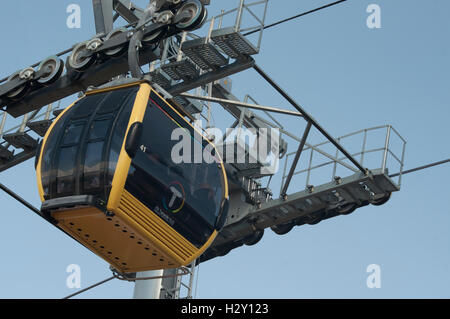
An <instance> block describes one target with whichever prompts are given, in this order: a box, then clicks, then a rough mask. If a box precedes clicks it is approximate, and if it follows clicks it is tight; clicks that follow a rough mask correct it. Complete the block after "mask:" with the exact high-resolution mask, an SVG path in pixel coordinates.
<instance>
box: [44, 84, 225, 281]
mask: <svg viewBox="0 0 450 319" xmlns="http://www.w3.org/2000/svg"><path fill="white" fill-rule="evenodd" d="M179 127H181V128H182V129H183V130H185V131H186V132H189V134H190V137H191V139H192V141H193V143H192V144H195V143H197V147H198V145H199V144H200V145H201V149H202V150H204V149H206V148H207V147H208V149H209V150H213V151H212V152H211V154H212V155H213V156H214V158H215V160H214V161H197V162H195V161H193V162H182V163H180V164H175V163H174V161H173V160H172V151H173V147H174V145H175V143H177V142H176V141H174V140H172V132H173V130H174V129H176V128H179ZM199 136H200V138H199ZM37 156H38V158H37V166H36V170H37V181H38V188H39V193H40V197H41V200H42V208H41V210H42V212H43V213H44V215H45V216H46V217H47V218H48V219H49V220H50V221H52V222H54V223H55V224H56V225H57V226H58V227H59V228H61V229H62V230H63V231H64V232H66V233H67V234H68V235H70V236H71V237H73V238H74V239H75V240H77V241H78V242H80V243H81V244H82V245H84V246H85V247H87V248H88V249H90V250H91V251H93V252H94V253H96V254H97V255H99V256H100V257H102V258H103V259H105V260H106V261H107V262H108V263H110V264H111V265H112V266H113V267H114V268H115V269H117V270H118V271H120V272H123V273H130V272H137V271H144V270H154V269H166V268H175V267H179V266H182V265H188V264H190V263H191V262H193V261H194V260H195V259H197V258H198V257H199V256H200V255H201V254H202V253H203V252H204V251H205V250H206V249H207V248H208V247H209V245H210V244H211V243H212V241H213V240H214V238H215V237H216V235H217V233H218V231H219V230H220V228H221V227H223V224H224V222H225V219H226V215H227V207H228V185H227V177H226V173H225V169H224V165H223V162H222V160H221V159H220V155H219V154H218V152H216V151H215V148H214V146H213V145H212V144H211V143H210V142H209V141H208V140H206V139H205V138H204V137H203V135H201V133H200V132H198V131H197V130H196V129H195V128H194V127H193V126H192V125H191V124H190V123H189V122H188V121H186V120H185V118H184V117H183V116H182V115H181V114H180V113H179V112H177V110H176V109H175V108H173V107H172V106H171V105H170V104H169V103H168V102H167V101H165V100H164V99H163V98H162V97H161V96H160V95H159V94H158V93H157V92H156V91H155V90H153V89H152V87H151V86H150V84H148V83H147V82H145V81H141V82H135V83H131V84H126V85H122V86H117V87H110V88H107V89H99V90H93V91H90V92H88V93H86V95H85V96H84V97H83V98H81V99H79V100H78V101H76V102H75V103H74V104H72V105H71V106H70V107H68V108H67V109H65V110H64V111H63V112H62V113H61V114H60V115H59V117H58V118H57V119H56V120H55V121H54V123H53V124H52V126H51V127H50V129H49V130H48V132H47V134H46V136H45V137H44V139H43V142H42V146H41V148H40V150H39V152H38V154H37Z"/></svg>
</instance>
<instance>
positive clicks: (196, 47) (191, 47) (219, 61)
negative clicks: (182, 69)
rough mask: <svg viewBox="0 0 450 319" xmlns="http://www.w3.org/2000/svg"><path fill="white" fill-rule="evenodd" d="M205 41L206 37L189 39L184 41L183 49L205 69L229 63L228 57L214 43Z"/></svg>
mask: <svg viewBox="0 0 450 319" xmlns="http://www.w3.org/2000/svg"><path fill="white" fill-rule="evenodd" d="M205 42H206V39H204V38H202V39H195V40H191V41H187V42H184V43H183V46H182V48H181V50H182V51H183V53H184V54H185V55H186V56H187V57H188V58H190V59H191V60H192V61H194V63H195V64H197V65H198V66H199V67H200V68H201V69H202V70H205V71H206V70H210V69H216V68H218V67H222V66H225V65H227V64H228V59H227V58H226V57H224V56H223V55H222V54H221V53H220V52H219V50H217V49H216V48H215V47H214V45H212V44H211V43H205Z"/></svg>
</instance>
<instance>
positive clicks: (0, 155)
mask: <svg viewBox="0 0 450 319" xmlns="http://www.w3.org/2000/svg"><path fill="white" fill-rule="evenodd" d="M13 156H14V153H13V152H11V151H10V150H8V149H7V148H6V147H4V146H3V145H0V162H2V163H4V162H7V161H9V160H10V159H12V158H13Z"/></svg>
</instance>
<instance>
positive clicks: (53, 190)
mask: <svg viewBox="0 0 450 319" xmlns="http://www.w3.org/2000/svg"><path fill="white" fill-rule="evenodd" d="M138 90H139V87H138V86H134V87H127V88H123V89H118V90H115V91H111V92H102V93H97V94H94V95H88V96H86V97H84V98H82V99H81V100H79V101H78V102H77V103H76V104H75V105H73V106H72V108H71V109H70V110H69V111H68V112H66V113H65V115H64V116H63V117H61V118H60V119H59V120H58V122H57V123H55V126H54V128H53V129H52V131H51V133H50V134H49V136H48V139H47V141H46V143H45V146H44V150H43V160H42V162H41V176H42V183H43V188H44V193H45V198H46V199H51V198H56V197H61V196H71V195H83V194H93V195H99V196H103V194H104V195H105V196H107V189H105V187H104V186H105V179H106V176H107V175H106V172H107V169H108V168H111V169H113V166H114V168H115V165H107V163H106V160H107V159H108V157H109V152H108V147H109V145H110V139H111V135H112V134H111V132H112V131H114V130H115V128H116V124H117V123H122V122H123V123H125V122H126V124H128V120H129V116H130V113H131V109H132V106H133V104H134V100H135V98H136V93H137V92H138ZM124 109H127V111H128V113H127V115H126V114H125V113H123V112H122V110H124ZM119 114H124V115H125V116H127V117H128V118H127V119H125V120H124V119H123V118H122V119H121V120H119V119H118V117H119ZM126 124H125V129H123V128H119V129H120V130H121V131H122V134H121V137H117V138H116V139H114V141H115V142H114V143H113V145H116V144H119V142H118V141H117V139H121V140H122V141H123V138H124V135H125V130H126ZM122 126H123V125H122ZM122 126H121V127H122ZM119 151H120V147H119V149H118V150H117V149H116V148H115V149H114V150H113V151H112V152H111V154H112V155H111V156H112V158H113V159H114V162H115V163H117V159H116V157H117V156H118V152H119ZM111 175H113V174H111ZM108 179H109V177H108ZM111 179H112V178H111Z"/></svg>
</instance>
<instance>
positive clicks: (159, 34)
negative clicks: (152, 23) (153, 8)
mask: <svg viewBox="0 0 450 319" xmlns="http://www.w3.org/2000/svg"><path fill="white" fill-rule="evenodd" d="M163 36H164V30H162V29H161V30H159V31H156V32H154V33H152V34H150V35H148V36H145V37H143V38H142V40H141V42H142V44H143V45H145V46H150V45H152V44H155V43H157V42H159V40H161V39H162V38H163Z"/></svg>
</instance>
